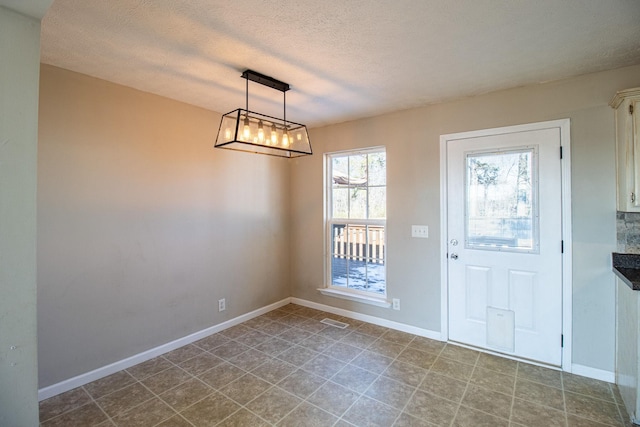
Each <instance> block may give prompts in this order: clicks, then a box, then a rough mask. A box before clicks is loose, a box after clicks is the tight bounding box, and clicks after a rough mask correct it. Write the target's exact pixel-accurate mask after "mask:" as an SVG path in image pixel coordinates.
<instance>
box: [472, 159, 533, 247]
mask: <svg viewBox="0 0 640 427" xmlns="http://www.w3.org/2000/svg"><path fill="white" fill-rule="evenodd" d="M536 168H537V151H536V148H535V147H531V148H526V149H522V150H515V151H506V152H505V151H503V152H489V153H487V152H484V153H467V155H466V189H465V190H466V203H465V218H466V230H465V233H466V236H465V245H466V247H467V248H469V249H483V250H499V251H518V252H534V253H537V252H538V245H539V243H538V204H537V170H536Z"/></svg>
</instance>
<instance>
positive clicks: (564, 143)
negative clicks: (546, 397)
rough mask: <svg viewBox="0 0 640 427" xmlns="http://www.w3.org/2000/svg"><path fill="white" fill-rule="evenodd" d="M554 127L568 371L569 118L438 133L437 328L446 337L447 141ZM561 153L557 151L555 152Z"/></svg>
mask: <svg viewBox="0 0 640 427" xmlns="http://www.w3.org/2000/svg"><path fill="white" fill-rule="evenodd" d="M551 128H557V129H559V130H560V146H561V147H562V162H561V168H562V172H561V174H562V183H561V186H562V240H563V241H564V253H563V255H562V334H563V336H564V347H563V348H562V370H563V371H566V372H571V370H572V368H571V343H572V330H573V328H572V314H571V313H572V298H573V291H572V288H573V286H572V284H573V273H572V271H573V269H572V259H573V257H572V242H573V240H572V236H571V121H570V119H560V120H551V121H547V122H538V123H529V124H524V125H516V126H507V127H500V128H493V129H482V130H477V131H470V132H460V133H452V134H447V135H440V236H441V238H440V330H441V334H442V339H443V340H444V341H448V340H449V304H448V300H449V287H448V283H449V277H448V268H447V247H448V246H447V242H448V240H449V239H448V238H447V230H448V224H447V144H448V142H449V141H450V140H459V139H466V138H477V137H481V136H489V135H500V134H505V133H513V132H527V131H533V130H541V129H551ZM558 155H560V153H558Z"/></svg>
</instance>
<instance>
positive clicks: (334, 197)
mask: <svg viewBox="0 0 640 427" xmlns="http://www.w3.org/2000/svg"><path fill="white" fill-rule="evenodd" d="M325 158H326V172H327V173H326V191H325V195H326V201H325V202H326V203H325V205H326V207H327V213H326V218H327V223H326V231H327V237H326V247H327V251H326V253H327V263H326V264H327V272H326V282H327V287H329V288H334V289H338V290H349V291H352V292H354V293H362V294H364V295H371V296H380V297H384V296H385V295H386V262H385V259H386V218H387V157H386V151H385V149H384V148H372V149H367V150H358V151H348V152H339V153H330V154H325Z"/></svg>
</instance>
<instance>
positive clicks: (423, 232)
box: [411, 225, 429, 239]
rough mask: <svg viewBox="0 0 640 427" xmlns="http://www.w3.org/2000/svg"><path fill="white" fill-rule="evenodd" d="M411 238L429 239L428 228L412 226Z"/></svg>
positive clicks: (425, 226)
mask: <svg viewBox="0 0 640 427" xmlns="http://www.w3.org/2000/svg"><path fill="white" fill-rule="evenodd" d="M411 237H420V238H422V239H427V238H428V237H429V227H428V226H427V225H412V226H411Z"/></svg>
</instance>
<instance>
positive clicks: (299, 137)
mask: <svg viewBox="0 0 640 427" xmlns="http://www.w3.org/2000/svg"><path fill="white" fill-rule="evenodd" d="M296 138H298V141H302V134H301V133H300V132H298V133H296Z"/></svg>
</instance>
